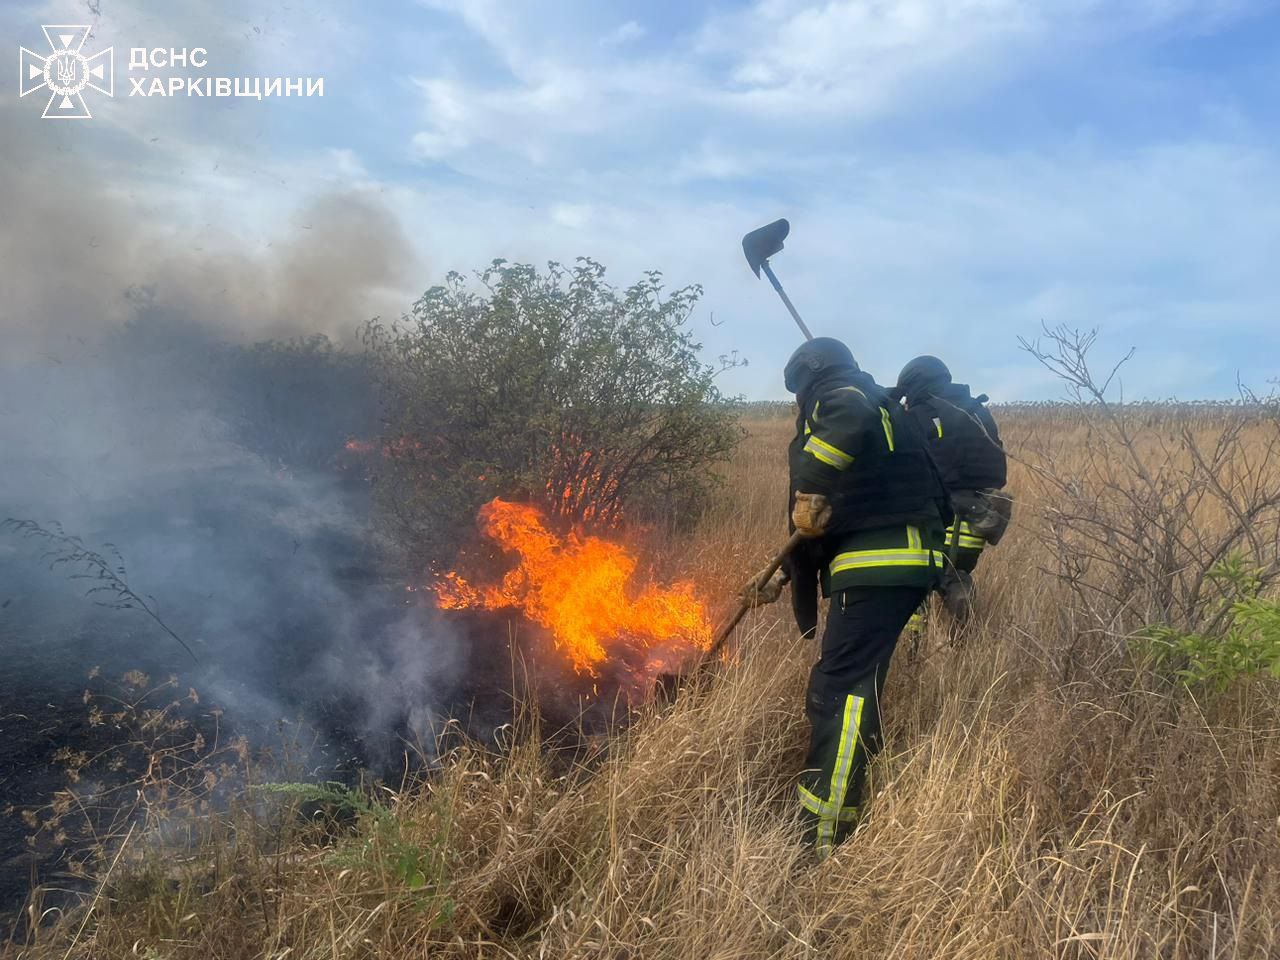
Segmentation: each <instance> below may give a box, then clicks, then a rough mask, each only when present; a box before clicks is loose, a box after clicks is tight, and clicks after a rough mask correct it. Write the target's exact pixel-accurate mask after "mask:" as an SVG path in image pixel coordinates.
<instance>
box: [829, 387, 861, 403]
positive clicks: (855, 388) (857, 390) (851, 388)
mask: <svg viewBox="0 0 1280 960" xmlns="http://www.w3.org/2000/svg"><path fill="white" fill-rule="evenodd" d="M836 389H837V390H852V391H853V392H854V393H856V394H857V395H858V396H860V397H861V398H862V399H863V400H865V399H867V395H866V394H865V393H863V392H862V391H861V390H859V389H858V388H857V387H853V386H850V387H836Z"/></svg>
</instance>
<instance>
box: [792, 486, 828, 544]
mask: <svg viewBox="0 0 1280 960" xmlns="http://www.w3.org/2000/svg"><path fill="white" fill-rule="evenodd" d="M791 522H792V523H794V524H795V526H796V533H798V534H800V536H802V537H820V536H822V534H823V532H824V531H825V530H826V529H827V524H828V523H830V522H831V503H830V502H829V501H828V500H827V498H826V497H824V496H823V495H822V494H820V493H797V494H796V505H795V506H794V507H793V508H792V510H791Z"/></svg>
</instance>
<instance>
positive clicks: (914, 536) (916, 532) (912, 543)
mask: <svg viewBox="0 0 1280 960" xmlns="http://www.w3.org/2000/svg"><path fill="white" fill-rule="evenodd" d="M923 547H924V542H923V541H922V540H921V539H920V528H919V527H907V548H908V549H909V550H920V549H922V548H923Z"/></svg>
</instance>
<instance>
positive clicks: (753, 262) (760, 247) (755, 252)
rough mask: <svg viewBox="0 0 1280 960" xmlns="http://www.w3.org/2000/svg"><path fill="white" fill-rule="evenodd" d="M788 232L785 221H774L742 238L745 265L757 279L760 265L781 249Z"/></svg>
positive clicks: (789, 227) (788, 227)
mask: <svg viewBox="0 0 1280 960" xmlns="http://www.w3.org/2000/svg"><path fill="white" fill-rule="evenodd" d="M790 232H791V224H789V223H787V221H786V220H775V221H773V223H767V224H765V225H764V226H763V227H760V228H758V229H756V230H752V231H751V232H750V233H748V234H747V235H746V236H745V237H743V238H742V252H743V253H745V254H746V255H747V264H748V265H749V266H750V267H751V270H752V272H754V273H755V275H756V276H757V277H758V276H760V265H761V264H762V263H764V262H765V261H766V260H768V259H769V258H770V257H772V256H773V255H774V254H775V253H777V252H778V251H779V250H781V249H782V241H783V240H785V239H787V234H788V233H790Z"/></svg>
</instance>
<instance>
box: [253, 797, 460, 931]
mask: <svg viewBox="0 0 1280 960" xmlns="http://www.w3.org/2000/svg"><path fill="white" fill-rule="evenodd" d="M256 789H257V790H260V791H262V792H264V793H270V794H275V795H277V796H283V797H287V798H288V799H290V800H292V801H293V802H294V803H297V804H299V805H304V804H306V805H309V804H316V805H319V806H320V807H322V808H324V809H326V810H327V812H329V813H330V814H331V815H333V816H336V817H344V816H351V817H354V818H356V821H357V822H356V825H355V829H354V833H353V837H354V839H352V840H351V841H349V842H347V843H345V844H342V845H339V846H338V847H337V848H336V849H335V850H334V851H333V853H332V854H331V856H330V858H329V859H330V861H331V862H332V863H333V864H334V865H336V866H339V867H343V868H347V869H353V870H360V871H365V872H368V873H371V874H374V875H377V876H381V877H384V878H389V879H391V880H394V881H395V882H396V884H397V885H399V886H400V887H402V888H403V889H404V890H406V891H409V892H411V893H413V894H420V895H427V896H428V897H429V899H428V900H426V901H424V902H423V903H422V904H420V905H421V906H422V907H423V908H424V909H425V908H427V907H429V906H432V905H434V906H435V907H436V908H437V909H438V910H439V913H440V918H441V920H448V919H449V917H451V916H452V915H453V909H454V905H453V902H452V901H451V900H449V899H448V898H447V897H445V896H444V895H443V894H444V891H445V889H446V888H447V886H448V875H447V870H446V867H447V862H446V852H447V846H448V831H447V830H446V829H440V830H438V831H436V832H435V833H431V834H429V835H428V837H427V842H426V843H423V842H420V841H419V840H418V839H417V838H415V837H412V836H410V834H409V830H410V828H411V827H415V826H417V825H412V824H407V823H406V822H405V821H404V820H403V819H402V818H401V817H400V816H399V815H398V814H397V812H396V810H395V809H394V808H392V807H389V806H387V805H386V804H384V803H379V802H378V801H377V800H376V799H374V798H373V797H371V796H369V795H368V794H367V793H365V792H364V791H361V790H357V789H353V788H351V787H348V786H346V785H345V784H342V783H336V782H329V783H265V784H260V785H258V786H257V788H256ZM435 812H436V813H437V814H439V815H440V816H439V822H440V823H442V824H447V823H448V820H447V817H445V816H443V814H444V813H446V812H447V811H444V810H443V808H441V809H438V810H436V811H435ZM387 886H388V887H390V886H391V885H390V884H387Z"/></svg>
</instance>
